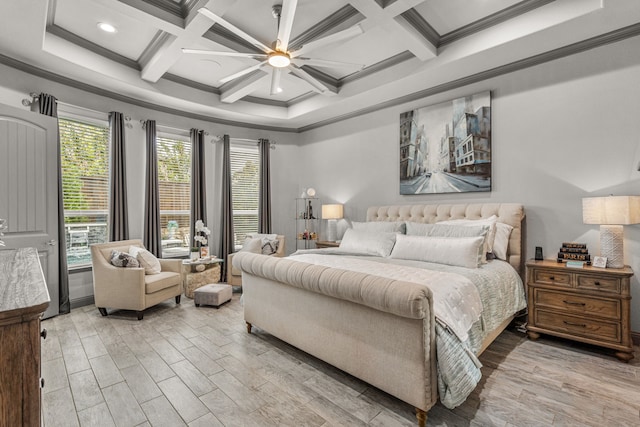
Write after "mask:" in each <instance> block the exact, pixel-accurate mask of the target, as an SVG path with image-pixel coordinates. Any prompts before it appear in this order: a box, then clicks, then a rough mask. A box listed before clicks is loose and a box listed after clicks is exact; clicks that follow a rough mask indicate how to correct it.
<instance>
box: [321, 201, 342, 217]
mask: <svg viewBox="0 0 640 427" xmlns="http://www.w3.org/2000/svg"><path fill="white" fill-rule="evenodd" d="M343 215H344V209H343V206H342V205H339V204H336V205H322V219H341V218H342V217H343Z"/></svg>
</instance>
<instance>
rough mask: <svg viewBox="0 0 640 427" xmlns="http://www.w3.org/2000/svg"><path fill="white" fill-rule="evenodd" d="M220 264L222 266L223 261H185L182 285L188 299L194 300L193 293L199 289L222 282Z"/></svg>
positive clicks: (213, 259)
mask: <svg viewBox="0 0 640 427" xmlns="http://www.w3.org/2000/svg"><path fill="white" fill-rule="evenodd" d="M220 264H222V260H221V259H219V258H211V259H198V260H188V259H185V260H183V261H182V283H183V286H184V295H185V296H186V297H187V298H193V291H195V290H196V289H198V288H199V287H201V286H204V285H208V284H210V283H218V282H219V281H220Z"/></svg>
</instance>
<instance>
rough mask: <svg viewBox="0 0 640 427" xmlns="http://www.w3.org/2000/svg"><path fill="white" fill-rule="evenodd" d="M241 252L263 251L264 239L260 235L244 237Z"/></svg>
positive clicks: (256, 252)
mask: <svg viewBox="0 0 640 427" xmlns="http://www.w3.org/2000/svg"><path fill="white" fill-rule="evenodd" d="M240 252H251V253H253V254H261V253H262V239H261V238H259V237H247V238H246V239H244V243H243V244H242V248H241V249H240Z"/></svg>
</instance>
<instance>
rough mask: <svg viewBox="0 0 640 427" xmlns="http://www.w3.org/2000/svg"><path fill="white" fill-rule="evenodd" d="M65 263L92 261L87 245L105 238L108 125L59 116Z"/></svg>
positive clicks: (104, 240) (107, 190) (107, 188)
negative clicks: (65, 241)
mask: <svg viewBox="0 0 640 427" xmlns="http://www.w3.org/2000/svg"><path fill="white" fill-rule="evenodd" d="M58 123H59V129H60V145H61V163H62V164H61V167H62V191H63V204H64V223H65V229H66V233H65V234H66V235H65V237H66V240H67V263H68V265H69V267H70V268H72V267H78V266H83V265H88V264H90V263H91V254H90V251H89V245H90V244H93V243H104V242H106V241H107V214H108V203H109V127H108V126H99V125H95V124H89V123H83V122H80V121H77V120H70V119H64V118H60V119H59V121H58Z"/></svg>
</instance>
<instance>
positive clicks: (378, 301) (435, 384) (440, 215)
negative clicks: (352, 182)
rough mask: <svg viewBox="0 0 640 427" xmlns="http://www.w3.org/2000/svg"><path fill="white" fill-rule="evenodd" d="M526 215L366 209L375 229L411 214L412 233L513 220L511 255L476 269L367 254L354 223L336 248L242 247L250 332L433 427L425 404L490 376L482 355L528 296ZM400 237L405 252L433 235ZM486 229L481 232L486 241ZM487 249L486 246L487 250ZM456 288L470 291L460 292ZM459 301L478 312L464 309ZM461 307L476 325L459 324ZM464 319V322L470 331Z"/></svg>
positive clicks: (463, 207)
mask: <svg viewBox="0 0 640 427" xmlns="http://www.w3.org/2000/svg"><path fill="white" fill-rule="evenodd" d="M524 218H525V214H524V208H523V206H522V205H520V204H512V203H483V204H437V205H404V206H382V207H371V208H369V209H368V210H367V217H366V220H367V223H371V224H364V225H365V226H366V227H374V228H372V229H375V227H387V226H389V225H391V224H393V226H394V227H395V226H396V225H397V224H404V227H405V228H404V232H407V231H408V230H409V229H413V230H421V229H420V226H419V224H436V223H437V224H438V225H439V224H442V222H443V221H452V220H458V221H460V220H462V222H468V220H473V221H478V220H482V221H480V222H483V221H485V220H489V219H491V220H493V221H496V222H497V223H499V224H502V227H501V228H506V226H508V227H509V229H510V233H509V234H508V236H507V237H506V239H507V241H506V242H505V243H504V246H505V248H504V249H503V250H504V251H505V254H503V255H502V256H503V257H504V261H502V260H492V261H488V262H484V260H483V261H482V262H480V261H479V262H478V268H467V267H463V266H460V265H445V264H440V263H433V262H423V261H424V260H413V259H411V260H407V259H391V258H393V256H384V257H378V256H371V254H364V255H360V254H358V253H355V252H357V251H347V250H346V249H344V248H342V247H343V246H345V247H347V246H349V245H348V242H353V240H349V239H352V238H351V237H349V239H347V235H346V234H345V240H343V242H342V244H341V248H339V249H319V250H315V251H313V250H312V251H299V252H297V253H296V254H293V255H292V256H290V257H287V258H273V257H265V256H262V255H257V254H252V253H239V254H238V255H237V256H236V257H235V258H234V266H235V267H237V268H238V269H240V270H241V271H242V275H243V304H244V317H245V321H246V323H247V331H248V332H249V333H251V331H252V327H253V326H256V327H258V328H260V329H262V330H264V331H265V332H268V333H270V334H272V335H274V336H276V337H277V338H279V339H281V340H283V341H285V342H287V343H289V344H291V345H293V346H295V347H297V348H299V349H301V350H303V351H305V352H307V353H309V354H311V355H313V356H315V357H317V358H319V359H321V360H323V361H325V362H327V363H329V364H331V365H333V366H335V367H337V368H339V369H341V370H343V371H345V372H347V373H349V374H351V375H353V376H355V377H357V378H360V379H361V380H363V381H365V382H367V383H369V384H371V385H373V386H375V387H377V388H379V389H381V390H383V391H385V392H387V393H389V394H391V395H393V396H395V397H397V398H398V399H400V400H402V401H404V402H407V403H409V404H411V405H412V406H414V407H415V408H416V415H417V421H418V424H419V425H420V426H424V425H425V424H426V417H427V411H428V410H429V409H430V408H431V407H432V406H433V405H434V404H435V403H436V402H437V401H438V398H440V400H441V401H442V402H443V404H445V406H448V407H455V406H457V405H459V404H460V403H461V402H463V401H464V399H465V398H466V396H467V395H468V394H469V393H470V392H471V391H472V390H473V388H475V386H476V384H477V383H478V381H479V379H480V375H481V374H480V366H481V365H480V363H479V361H478V359H477V356H478V355H479V354H480V353H481V352H482V351H483V350H484V349H485V348H486V347H487V346H488V345H489V344H490V343H491V342H492V341H493V340H494V339H495V338H496V337H497V336H498V335H499V334H500V333H501V332H502V330H504V328H505V327H506V326H507V325H508V324H509V322H510V321H511V320H512V319H513V316H514V315H515V314H516V313H517V312H518V311H519V310H521V309H523V308H524V305H525V304H526V302H525V301H526V300H525V298H524V289H523V285H522V280H521V276H522V274H523V259H522V256H521V254H522V248H523V239H522V234H523V233H522V230H523V221H524ZM465 220H466V221H465ZM373 223H375V224H373ZM382 223H385V224H382ZM387 223H388V224H387ZM474 224H475V223H474ZM505 224H506V226H505ZM355 225H356V224H354V229H355ZM426 227H429V226H426ZM436 228H437V227H436ZM488 229H489V228H488V227H484V228H483V230H485V232H486V230H488ZM353 233H356V231H354V232H353ZM378 234H380V235H382V234H385V235H386V233H378ZM401 234H402V233H401ZM396 236H397V237H396V239H397V240H396V244H395V246H393V245H392V246H393V249H392V251H396V249H397V250H398V251H397V252H398V253H401V250H400V249H398V248H400V247H404V248H405V249H406V248H407V246H406V242H407V241H409V242H410V243H411V244H414V243H415V242H416V241H420V242H421V243H422V241H423V240H429V239H428V238H427V239H420V238H414V237H411V236H409V237H405V236H398V234H396ZM483 236H485V234H483ZM503 237H504V236H503ZM411 239H413V240H411ZM441 240H442V239H440V240H438V238H436V240H433V241H435V242H439V241H441ZM463 240H465V239H462V238H461V239H455V240H446V241H447V242H451V241H455V242H458V241H463ZM471 240H472V239H471V238H468V239H466V240H465V242H467V241H469V242H470V241H471ZM487 240H488V239H485V238H484V237H483V241H484V242H485V243H484V244H486V242H487ZM477 241H478V239H475V240H473V242H477ZM431 242H432V241H429V244H431ZM469 244H471V243H469ZM474 244H476V243H474ZM481 244H482V243H481ZM403 245H405V246H403ZM465 245H466V243H465ZM467 246H469V245H466V246H465V247H467ZM408 248H409V249H411V248H412V246H408ZM485 249H486V247H483V248H480V252H482V255H484V251H485ZM345 251H346V252H348V253H345ZM414 252H415V251H414ZM494 252H496V251H494ZM434 256H436V257H437V256H438V254H437V253H436V254H435V255H434ZM409 257H410V256H409ZM461 258H465V257H461ZM466 258H468V257H466ZM427 261H430V260H427ZM455 262H459V261H458V260H457V259H456V261H455ZM423 276H424V277H423ZM503 279H504V281H505V283H502V281H503ZM425 281H426V282H430V281H433V282H435V283H439V282H441V283H442V284H445V286H437V285H433V284H430V283H423V282H425ZM476 281H478V283H476ZM507 282H508V283H507ZM448 283H451V284H452V285H451V286H449V285H447V284H448ZM469 283H472V284H473V286H474V287H475V288H476V290H475V291H473V289H471V288H470V287H469ZM449 288H452V289H453V290H451V289H449ZM443 289H445V291H443ZM458 289H463V290H465V291H464V292H467V294H464V295H462V296H461V295H459V294H456V293H455V292H458ZM442 292H449V293H452V294H453V296H454V298H453V300H456V298H455V297H456V296H457V301H458V303H457V305H456V304H455V303H450V302H449V301H448V300H447V301H446V303H443V300H442V298H443V297H441V294H442ZM460 292H462V291H460ZM474 293H477V294H478V297H474V298H480V304H481V307H480V312H479V313H477V312H478V309H477V302H475V303H474V302H473V301H474V300H473V298H470V297H468V296H469V295H470V294H474ZM434 295H436V296H438V298H434ZM474 295H475V294H474ZM472 296H473V295H472ZM447 298H449V297H447ZM434 301H435V303H434ZM461 301H471V302H469V303H468V304H467V303H466V302H465V304H466V305H468V306H469V308H466V307H464V306H462V304H461ZM443 306H445V308H443ZM449 306H451V307H453V308H451V307H449ZM446 307H449V308H446ZM461 307H462V309H464V310H469V311H470V312H472V314H467V313H466V312H465V313H464V314H463V315H462V314H459V311H458V310H460V309H461ZM447 310H449V313H448V315H447V313H446V312H447ZM473 310H475V311H476V314H475V317H473V316H474V315H473ZM489 312H491V313H490V314H489ZM490 316H493V317H490ZM458 318H460V319H466V320H467V323H468V324H467V325H466V326H464V327H462V326H460V325H458V324H451V322H454V323H455V322H457V320H456V319H458ZM469 325H471V326H469ZM461 328H467V330H466V332H465V331H464V329H461Z"/></svg>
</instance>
